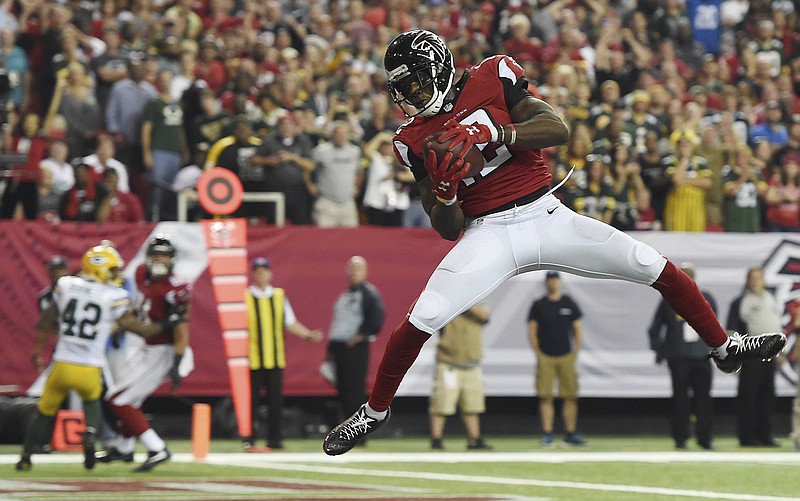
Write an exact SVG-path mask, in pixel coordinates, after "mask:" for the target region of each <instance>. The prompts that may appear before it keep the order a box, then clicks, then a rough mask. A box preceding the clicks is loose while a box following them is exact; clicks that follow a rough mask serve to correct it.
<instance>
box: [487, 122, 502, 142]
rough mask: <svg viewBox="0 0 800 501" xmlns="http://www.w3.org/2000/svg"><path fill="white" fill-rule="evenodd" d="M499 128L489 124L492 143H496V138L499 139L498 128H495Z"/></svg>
mask: <svg viewBox="0 0 800 501" xmlns="http://www.w3.org/2000/svg"><path fill="white" fill-rule="evenodd" d="M499 128H500V127H493V126H489V130H490V131H491V133H492V139H491V142H493V143H496V142H497V140H498V139H500V131H498V130H497V129H499Z"/></svg>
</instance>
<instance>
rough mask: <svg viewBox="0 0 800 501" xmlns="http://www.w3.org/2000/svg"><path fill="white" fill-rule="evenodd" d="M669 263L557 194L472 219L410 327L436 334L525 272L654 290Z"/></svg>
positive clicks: (420, 302) (436, 273)
mask: <svg viewBox="0 0 800 501" xmlns="http://www.w3.org/2000/svg"><path fill="white" fill-rule="evenodd" d="M666 264H667V260H666V258H665V257H663V256H662V255H661V254H659V253H658V252H657V251H656V250H655V249H653V248H652V247H650V246H649V245H647V244H645V243H642V242H639V241H638V240H636V239H634V238H633V237H631V236H629V235H627V234H625V233H623V232H621V231H619V230H617V229H615V228H613V227H612V226H609V225H607V224H605V223H602V222H600V221H597V220H595V219H592V218H589V217H586V216H581V215H578V214H576V213H575V212H573V211H572V210H571V209H569V208H568V207H566V206H565V205H563V204H562V203H561V202H560V201H559V200H558V198H556V197H555V196H554V195H552V194H549V195H545V196H543V197H542V198H540V199H538V200H536V201H534V202H532V203H530V204H528V205H524V206H522V207H515V208H512V209H508V210H505V211H503V212H498V213H496V214H491V215H489V216H484V217H479V218H476V219H471V220H468V222H467V225H466V230H465V232H464V235H462V236H461V239H460V240H459V241H458V243H456V245H455V247H453V248H452V249H451V250H450V252H449V253H448V254H447V255H446V256H445V257H444V259H443V260H442V262H441V263H439V266H437V267H436V270H435V271H434V272H433V275H431V278H430V279H429V280H428V284H427V285H426V286H425V290H424V291H422V294H421V295H420V297H419V299H418V300H417V302H416V304H415V305H414V308H413V309H412V310H411V314H410V316H409V321H410V322H411V323H412V324H413V325H414V326H415V327H416V328H418V329H420V330H421V331H423V332H427V333H429V334H433V333H435V332H436V331H437V330H439V329H441V328H442V327H443V326H444V325H446V324H447V323H448V322H450V321H451V320H452V319H453V318H455V317H456V316H457V315H459V314H461V313H463V312H464V311H466V310H468V309H469V308H470V307H472V306H473V305H475V304H477V303H479V302H480V301H481V300H483V299H484V298H485V297H486V296H488V295H489V294H490V293H491V292H492V291H493V290H495V289H496V288H497V287H499V286H500V284H502V283H503V282H505V281H506V280H508V279H509V278H511V277H513V276H514V275H518V274H520V273H525V272H528V271H536V270H556V271H563V272H566V273H573V274H575V275H581V276H584V277H591V278H611V279H619V280H626V281H629V282H634V283H639V284H644V285H651V284H652V283H653V282H655V281H656V279H657V278H658V276H659V275H660V274H661V272H662V271H663V270H664V266H666Z"/></svg>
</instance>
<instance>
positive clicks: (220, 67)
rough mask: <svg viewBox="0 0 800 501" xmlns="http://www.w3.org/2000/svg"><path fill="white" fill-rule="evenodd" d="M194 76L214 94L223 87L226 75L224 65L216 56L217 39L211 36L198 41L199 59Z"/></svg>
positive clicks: (226, 78)
mask: <svg viewBox="0 0 800 501" xmlns="http://www.w3.org/2000/svg"><path fill="white" fill-rule="evenodd" d="M195 76H196V77H197V78H199V79H201V80H204V81H205V82H206V83H207V84H208V87H209V88H210V89H211V90H213V91H214V94H219V93H220V92H222V88H223V87H225V82H227V80H228V75H227V73H226V71H225V65H224V64H222V62H221V61H220V60H219V58H218V55H217V41H216V40H215V39H214V38H213V37H206V38H205V39H203V41H202V42H200V60H199V61H198V62H197V68H196V69H195Z"/></svg>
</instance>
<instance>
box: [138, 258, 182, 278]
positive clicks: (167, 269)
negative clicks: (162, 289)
mask: <svg viewBox="0 0 800 501" xmlns="http://www.w3.org/2000/svg"><path fill="white" fill-rule="evenodd" d="M156 256H164V257H166V258H167V259H154V258H155V257H156ZM144 262H145V266H147V273H148V274H149V275H150V277H151V278H155V279H159V278H164V277H166V276H167V275H169V274H170V273H172V267H173V265H174V262H175V257H174V256H170V255H169V254H166V253H159V252H153V253H151V254H148V255H147V257H146V258H145V260H144Z"/></svg>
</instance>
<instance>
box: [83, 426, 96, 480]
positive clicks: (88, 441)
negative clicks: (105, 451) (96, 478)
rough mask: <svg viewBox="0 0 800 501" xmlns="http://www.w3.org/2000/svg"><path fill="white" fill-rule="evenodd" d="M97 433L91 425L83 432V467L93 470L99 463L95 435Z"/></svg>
mask: <svg viewBox="0 0 800 501" xmlns="http://www.w3.org/2000/svg"><path fill="white" fill-rule="evenodd" d="M96 434H97V431H96V430H95V429H94V428H92V427H91V426H89V427H87V428H86V431H84V432H83V467H84V468H86V469H87V470H91V469H92V468H94V465H95V464H97V458H96V457H95V450H94V437H95V435H96Z"/></svg>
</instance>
